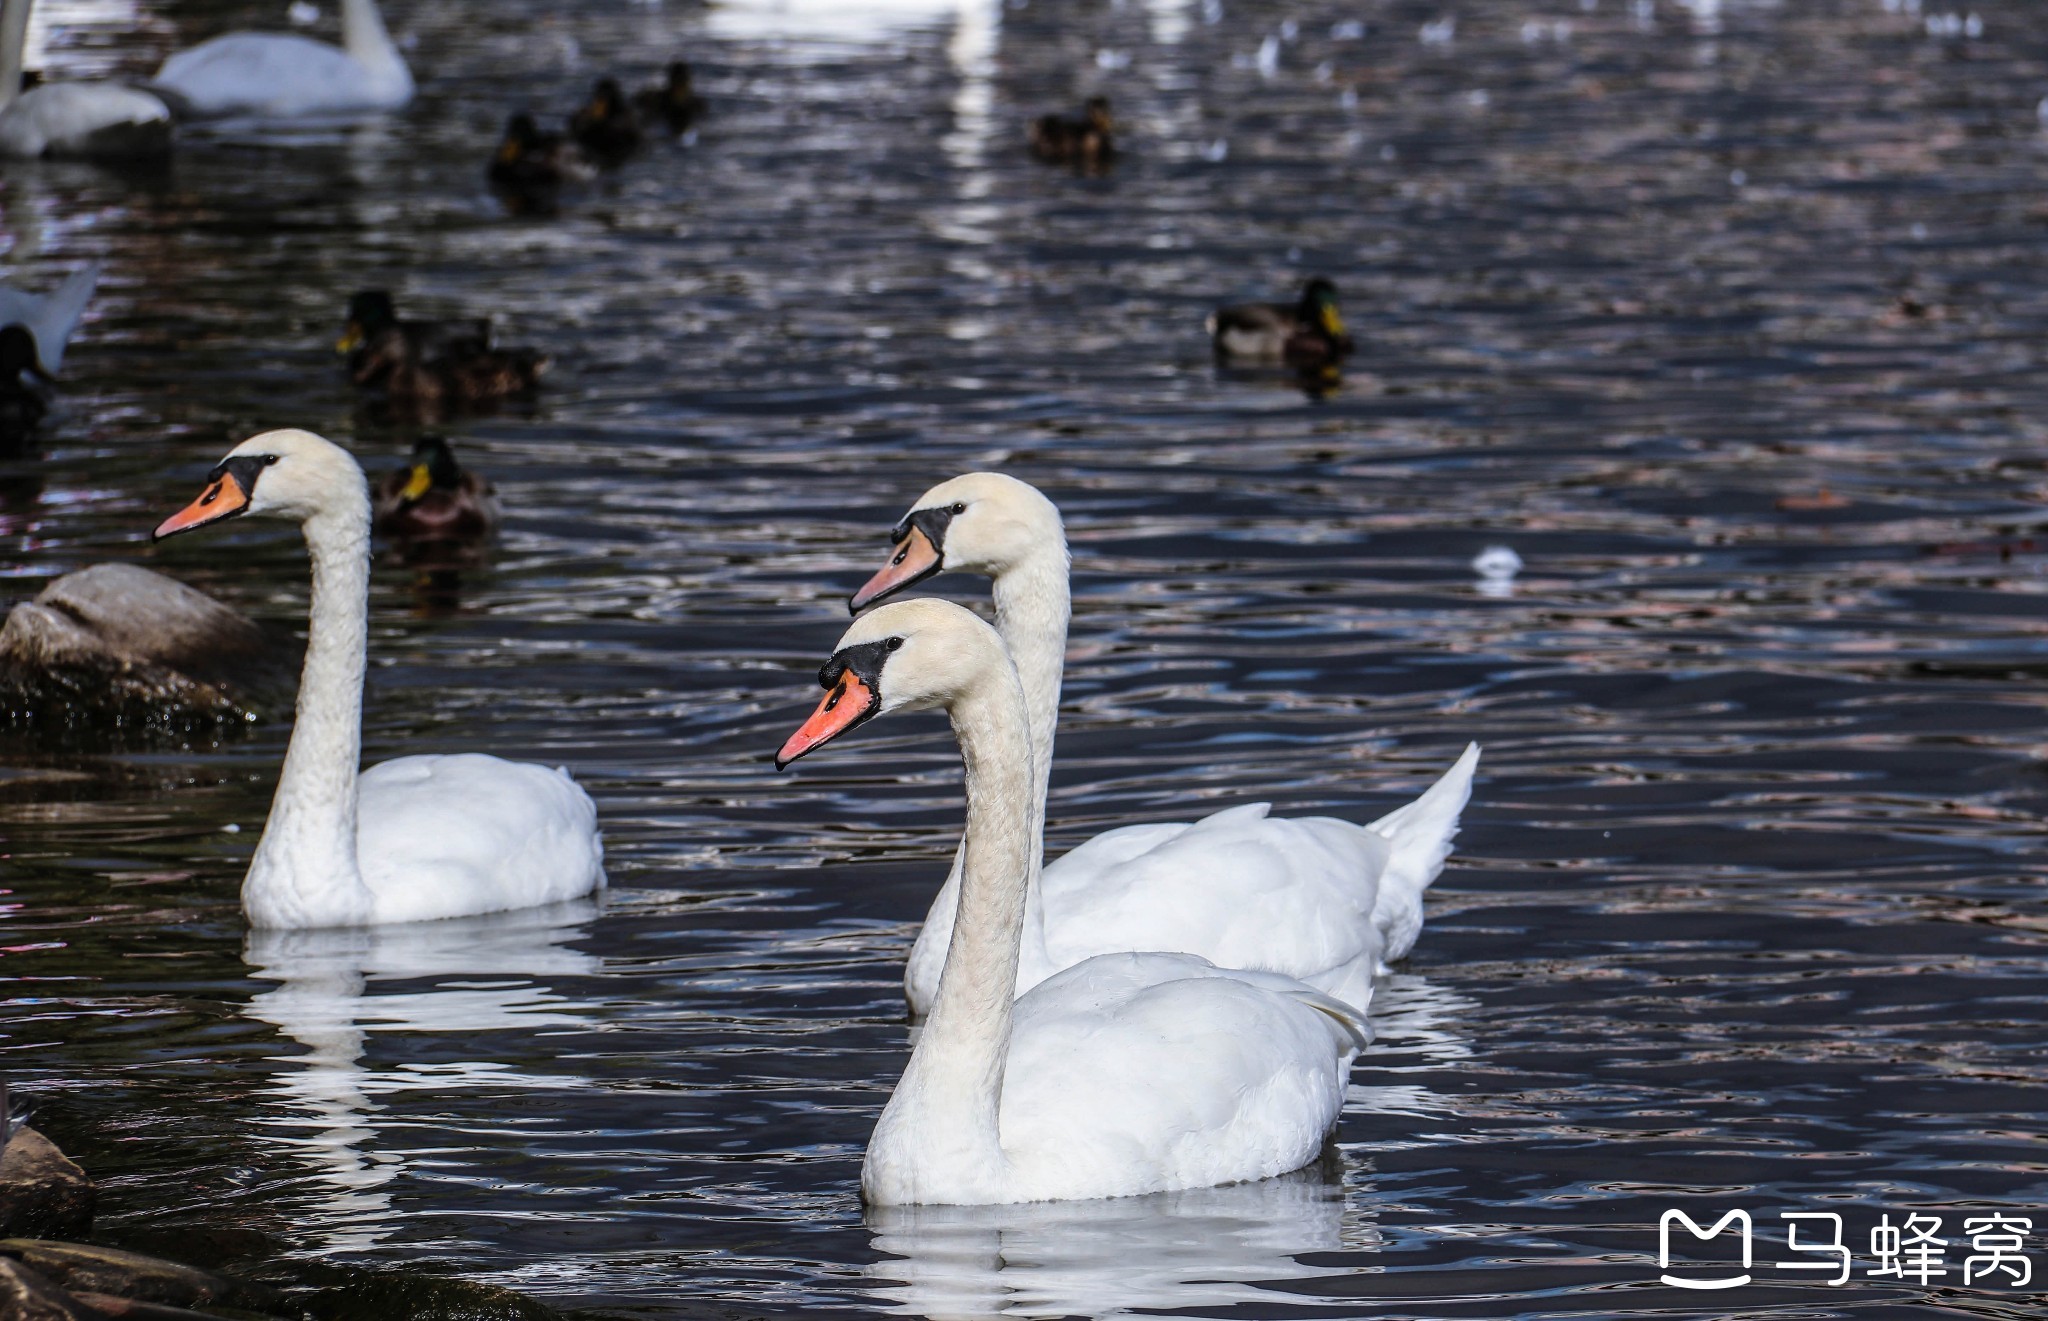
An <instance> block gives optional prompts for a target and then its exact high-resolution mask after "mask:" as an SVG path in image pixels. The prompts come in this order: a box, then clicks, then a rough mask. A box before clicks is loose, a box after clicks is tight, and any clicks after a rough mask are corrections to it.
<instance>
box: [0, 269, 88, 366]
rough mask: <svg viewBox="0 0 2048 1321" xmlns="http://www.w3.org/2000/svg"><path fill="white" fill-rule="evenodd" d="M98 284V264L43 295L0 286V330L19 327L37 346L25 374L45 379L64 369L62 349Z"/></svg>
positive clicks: (78, 272) (71, 276)
mask: <svg viewBox="0 0 2048 1321" xmlns="http://www.w3.org/2000/svg"><path fill="white" fill-rule="evenodd" d="M99 282H100V264H99V263H98V262H96V261H95V262H87V263H86V264H85V265H83V266H81V267H79V268H78V269H77V270H75V271H73V272H71V274H70V275H68V276H66V277H64V283H62V284H60V285H58V286H57V287H56V288H55V289H52V290H51V291H50V292H49V293H46V294H32V293H29V292H27V291H26V290H22V289H16V288H14V287H13V286H12V285H6V284H0V326H14V325H18V326H21V327H22V328H23V329H25V330H27V331H28V333H29V334H30V335H31V336H33V337H34V339H35V342H36V361H35V362H34V363H33V364H31V365H30V366H28V367H27V368H25V369H24V370H26V371H28V372H30V373H31V374H34V375H37V376H40V377H44V378H48V377H52V376H55V375H56V374H57V372H58V371H59V370H60V369H61V368H62V367H63V366H64V346H65V345H67V344H69V343H70V342H71V336H72V334H73V333H74V332H75V331H77V329H78V323H79V320H80V319H81V318H82V317H84V316H85V305H86V303H87V302H88V301H90V300H91V298H92V291H93V288H94V286H96V285H98V284H99ZM4 384H6V385H13V384H15V382H12V381H8V382H5V383H4Z"/></svg>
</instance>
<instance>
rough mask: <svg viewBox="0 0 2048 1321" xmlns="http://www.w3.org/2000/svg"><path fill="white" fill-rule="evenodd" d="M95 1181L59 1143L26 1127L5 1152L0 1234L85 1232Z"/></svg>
mask: <svg viewBox="0 0 2048 1321" xmlns="http://www.w3.org/2000/svg"><path fill="white" fill-rule="evenodd" d="M92 1207H93V1183H92V1180H91V1179H89V1178H87V1177H86V1174H85V1171H84V1170H82V1169H80V1168H78V1166H77V1165H75V1164H73V1163H72V1161H71V1158H70V1157H68V1156H66V1155H65V1154H64V1153H63V1152H61V1151H59V1150H58V1149H57V1144H56V1143H54V1142H52V1141H50V1140H49V1139H48V1138H46V1137H44V1136H43V1135H42V1134H41V1133H38V1132H36V1131H35V1130H34V1129H32V1128H28V1127H26V1126H24V1127H22V1128H19V1129H16V1130H15V1132H14V1136H13V1137H12V1138H10V1139H9V1140H8V1142H7V1147H6V1150H5V1152H4V1153H0V1234H6V1235H13V1236H25V1237H41V1236H45V1235H49V1236H61V1237H69V1236H72V1235H77V1234H83V1233H84V1232H85V1231H86V1230H87V1229H88V1228H90V1227H91V1225H92Z"/></svg>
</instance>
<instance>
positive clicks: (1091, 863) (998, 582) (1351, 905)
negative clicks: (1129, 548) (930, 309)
mask: <svg viewBox="0 0 2048 1321" xmlns="http://www.w3.org/2000/svg"><path fill="white" fill-rule="evenodd" d="M891 539H892V542H893V544H894V547H895V549H894V550H893V552H892V554H891V556H890V559H889V562H888V563H887V564H886V565H884V566H883V568H882V569H881V570H880V571H879V572H878V573H876V574H875V576H874V577H873V578H871V579H870V580H869V581H868V583H867V585H866V586H864V587H862V588H861V589H860V591H858V592H856V593H855V594H854V596H853V599H852V601H851V605H852V608H853V609H855V610H859V609H862V608H863V607H865V606H867V605H868V604H870V603H872V602H875V601H879V600H881V599H883V598H884V597H887V596H889V595H891V594H893V593H895V592H898V591H901V590H902V589H904V588H906V587H909V586H911V585H912V584H914V583H917V582H919V581H922V580H923V579H925V578H927V577H930V576H931V575H933V574H936V573H940V572H944V571H946V570H968V571H972V572H977V573H983V574H987V575H989V576H990V577H991V578H993V579H994V580H995V605H996V628H997V631H998V632H1000V633H1001V634H1002V637H1003V641H1004V642H1005V644H1007V645H1008V647H1009V650H1010V655H1011V657H1012V659H1013V660H1014V661H1015V662H1016V665H1017V674H1018V678H1019V679H1020V680H1021V682H1022V683H1023V685H1024V695H1025V701H1026V704H1027V706H1028V708H1029V710H1030V716H1031V743H1032V756H1033V758H1034V761H1035V763H1036V774H1037V783H1036V798H1035V802H1036V804H1037V822H1038V826H1037V829H1039V830H1041V831H1042V830H1043V825H1044V817H1045V801H1046V791H1047V786H1048V779H1049V776H1050V773H1051V763H1052V748H1053V735H1054V732H1055V729H1056V726H1057V724H1058V721H1059V695H1060V678H1061V671H1062V669H1063V668H1064V666H1065V663H1066V647H1067V621H1068V618H1069V614H1070V611H1071V606H1070V601H1069V596H1068V585H1067V541H1066V532H1065V528H1064V526H1063V525H1062V523H1061V520H1060V513H1059V510H1058V509H1057V508H1056V507H1055V506H1054V505H1053V503H1052V501H1050V500H1048V499H1046V498H1045V496H1044V495H1043V494H1041V493H1040V492H1039V491H1038V489H1037V488H1036V487H1033V486H1031V485H1029V484H1028V483H1026V482H1021V481H1018V480H1017V479H1016V478H1014V477H1007V476H1004V475H1002V474H1000V473H969V474H967V475H966V476H962V477H956V478H953V479H952V480H951V481H947V482H942V483H940V484H939V485H937V486H935V487H933V488H932V489H931V490H929V491H927V492H926V493H925V494H924V495H922V496H920V497H919V498H918V500H917V503H916V504H915V505H914V506H912V508H911V512H910V513H909V514H908V515H906V516H905V517H904V519H903V521H902V522H900V523H898V524H897V525H896V528H895V531H894V532H893V533H892V534H891ZM1478 765H1479V749H1478V746H1477V745H1476V744H1475V745H1471V746H1468V747H1467V748H1466V749H1465V752H1464V755H1463V756H1461V757H1459V758H1458V760H1457V762H1456V763H1454V764H1453V765H1452V766H1451V768H1450V769H1449V770H1448V771H1446V772H1445V773H1444V775H1443V776H1442V778H1440V779H1439V780H1438V781H1437V782H1436V783H1435V784H1434V785H1433V786H1431V787H1430V789H1429V790H1428V791H1427V792H1425V793H1424V794H1423V795H1422V796H1421V797H1420V798H1417V799H1415V800H1414V801H1413V802H1411V803H1409V804H1407V805H1406V806H1404V807H1402V808H1400V809H1398V810H1396V811H1394V812H1391V813H1389V814H1387V815H1386V816H1384V817H1381V818H1380V819H1379V820H1377V821H1375V822H1373V823H1372V824H1371V825H1365V826H1361V825H1356V824H1353V823H1352V822H1349V821H1340V820H1337V819H1336V818H1334V817H1276V816H1272V815H1270V813H1269V811H1268V804H1265V803H1243V804H1239V805H1237V806H1234V807H1229V808H1225V809H1224V810H1222V811H1219V812H1215V813H1212V814H1210V815H1209V816H1207V817H1204V818H1202V819H1201V820H1199V821H1195V822H1192V823H1189V822H1171V823H1157V824H1150V823H1148V824H1144V825H1132V826H1121V827H1118V828H1116V829H1113V830H1106V831H1104V832H1102V833H1101V834H1099V835H1097V836H1095V837H1094V838H1092V839H1089V840H1087V841H1085V842H1084V843H1082V844H1080V845H1079V846H1078V847H1076V848H1074V849H1073V850H1072V851H1070V852H1068V853H1067V854H1066V855H1065V856H1064V857H1062V858H1059V859H1057V860H1056V861H1054V862H1052V863H1051V864H1049V865H1048V866H1046V868H1045V870H1044V874H1043V876H1042V878H1041V880H1040V882H1039V885H1038V887H1037V889H1036V891H1035V892H1034V893H1033V895H1032V896H1031V899H1032V902H1031V909H1032V913H1033V921H1032V922H1031V924H1030V926H1029V928H1028V930H1029V931H1030V932H1031V938H1028V939H1027V940H1026V942H1025V951H1024V959H1023V964H1022V967H1021V969H1020V972H1019V977H1018V990H1019V991H1020V992H1021V991H1024V990H1028V989H1030V987H1032V986H1034V985H1036V984H1037V983H1038V982H1039V981H1041V980H1043V979H1044V978H1046V977H1049V976H1051V975H1052V974H1053V973H1055V972H1057V971H1059V970H1060V969H1061V968H1064V967H1068V966H1069V965H1071V964H1074V963H1077V962H1079V961H1080V960H1082V959H1085V958H1088V957H1090V956H1091V955H1095V954H1105V953H1110V952H1113V951H1116V950H1126V949H1167V950H1180V951H1184V952H1186V953H1189V954H1199V955H1201V956H1202V957H1203V958H1206V959H1209V960H1211V961H1212V962H1215V963H1217V964H1220V965H1222V966H1223V967H1227V968H1254V969H1261V970H1265V971H1268V972H1280V973H1286V974H1287V975H1289V976H1292V977H1298V978H1300V979H1301V980H1302V981H1305V982H1307V983H1308V984H1309V985H1311V986H1314V987H1316V988H1317V989H1319V990H1323V991H1327V992H1329V993H1330V994H1331V995H1334V996H1336V997H1338V998H1339V999H1341V1000H1345V1001H1348V1002H1350V1003H1352V1004H1357V1005H1362V1004H1364V1003H1365V1002H1366V999H1367V998H1368V997H1369V996H1370V995H1371V993H1372V991H1371V987H1372V979H1373V978H1374V976H1376V975H1377V974H1379V973H1380V972H1382V971H1384V969H1385V967H1386V965H1387V964H1389V963H1391V962H1392V961H1394V960H1396V959H1399V958H1400V957H1402V956H1403V955H1404V954H1406V953H1407V952H1408V951H1409V949H1411V948H1412V947H1413V946H1414V944H1415V937H1416V935H1417V934H1418V933H1419V932H1420V931H1421V929H1422V895H1423V892H1424V891H1426V890H1427V889H1428V888H1429V886H1430V884H1431V882H1433V881H1435V880H1436V878H1437V875H1438V873H1440V872H1441V871H1442V870H1443V865H1444V859H1445V858H1446V857H1448V856H1449V855H1450V849H1451V840H1452V838H1453V837H1454V836H1456V834H1457V833H1458V816H1459V813H1460V812H1461V811H1462V810H1463V809H1464V806H1465V802H1466V800H1467V798H1469V797H1470V795H1471V791H1472V775H1473V772H1474V771H1475V770H1476V769H1477V767H1478ZM959 886H960V860H959V858H958V857H956V858H955V860H954V867H953V872H952V874H951V875H950V876H948V877H947V878H946V884H945V886H944V888H942V889H941V890H940V891H939V895H938V897H937V898H936V899H934V900H933V901H932V907H931V912H930V914H929V915H928V916H927V917H926V918H925V924H924V928H923V930H922V931H920V932H919V933H918V937H917V943H916V944H915V945H914V946H912V948H911V952H910V962H909V966H908V967H907V968H906V969H905V972H904V992H905V995H906V996H907V998H908V999H909V1001H910V1006H911V1009H912V1011H913V1012H917V1013H923V1012H925V1011H926V1009H927V1008H928V1007H929V1006H930V1004H931V1001H932V996H933V994H934V993H935V992H936V990H937V987H938V980H939V970H940V968H941V967H943V966H944V964H945V959H946V948H947V943H948V940H949V938H950V932H951V930H952V923H953V910H954V906H955V904H956V903H957V902H958V894H959ZM1254 911H1255V912H1257V913H1258V914H1259V920H1258V921H1257V922H1247V921H1245V920H1244V919H1245V914H1246V913H1247V912H1254ZM1041 915H1042V916H1041Z"/></svg>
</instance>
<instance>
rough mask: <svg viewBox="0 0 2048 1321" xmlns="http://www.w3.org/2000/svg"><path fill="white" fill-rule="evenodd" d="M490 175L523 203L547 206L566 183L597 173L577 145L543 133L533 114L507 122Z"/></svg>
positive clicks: (555, 134) (495, 182)
mask: <svg viewBox="0 0 2048 1321" xmlns="http://www.w3.org/2000/svg"><path fill="white" fill-rule="evenodd" d="M489 176H490V180H491V183H492V184H493V185H494V186H495V187H497V188H499V189H500V190H502V191H504V192H506V193H509V194H511V195H512V196H513V197H514V198H516V199H518V200H519V201H520V202H521V203H524V204H528V205H545V204H547V203H548V202H551V201H552V200H553V197H554V194H555V193H556V192H557V191H558V190H559V189H560V188H561V187H562V185H563V184H569V183H584V182H587V181H588V180H590V179H592V178H594V177H596V171H595V170H594V169H592V168H591V165H590V162H589V161H588V160H587V159H585V157H584V155H583V152H582V149H581V148H579V147H578V146H577V145H576V144H575V143H574V142H571V141H570V140H569V139H567V138H565V137H563V136H562V135H561V134H560V133H546V132H543V131H542V130H541V127H540V125H539V124H537V123H535V122H534V119H533V116H532V115H529V114H526V113H524V112H521V113H519V114H516V115H514V116H512V118H511V119H509V120H507V121H506V123H505V136H504V137H503V138H502V139H500V140H499V142H498V151H497V154H496V155H494V156H493V157H491V168H490V170H489Z"/></svg>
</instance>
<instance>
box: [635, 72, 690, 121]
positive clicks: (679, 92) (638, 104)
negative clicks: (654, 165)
mask: <svg viewBox="0 0 2048 1321" xmlns="http://www.w3.org/2000/svg"><path fill="white" fill-rule="evenodd" d="M633 108H634V109H635V110H637V111H638V112H639V114H640V118H641V119H642V120H644V121H646V122H647V123H650V124H651V123H655V122H657V121H660V122H663V123H666V124H667V125H668V128H669V132H671V133H680V132H682V131H683V130H684V129H686V128H688V127H689V126H690V125H691V123H693V122H694V121H695V120H696V118H697V116H698V115H701V114H703V113H704V99H703V98H702V97H700V96H698V95H697V89H696V88H695V87H694V86H693V85H692V84H691V81H690V66H689V65H687V64H685V63H683V61H681V60H673V61H670V63H669V66H668V79H667V81H666V82H664V83H663V84H662V85H661V86H659V87H651V88H649V89H647V90H646V91H644V92H640V93H637V94H635V96H634V97H633Z"/></svg>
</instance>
